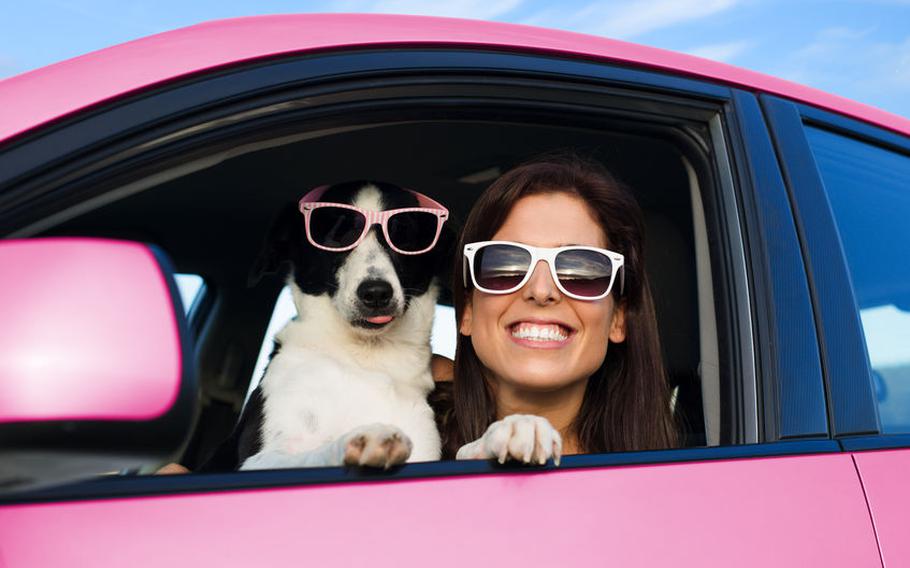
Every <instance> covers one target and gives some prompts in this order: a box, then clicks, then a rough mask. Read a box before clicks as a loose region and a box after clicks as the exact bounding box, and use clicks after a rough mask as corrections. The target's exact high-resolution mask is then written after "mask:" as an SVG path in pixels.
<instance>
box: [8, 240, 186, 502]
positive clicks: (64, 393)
mask: <svg viewBox="0 0 910 568" xmlns="http://www.w3.org/2000/svg"><path fill="white" fill-rule="evenodd" d="M0 274H2V275H3V276H2V278H0V314H2V316H0V492H2V491H11V490H18V489H31V488H35V487H38V486H43V485H50V484H54V483H61V482H67V481H73V480H76V479H79V478H84V477H86V476H91V475H97V474H100V473H104V472H112V471H118V470H122V469H133V468H137V467H141V466H143V465H152V464H157V463H161V462H163V461H165V460H168V459H173V457H174V455H175V453H176V452H177V451H178V450H180V449H181V447H182V445H183V444H184V441H185V440H186V438H187V436H188V434H189V433H190V432H191V429H192V426H193V422H194V419H195V413H196V399H197V385H196V377H195V373H194V371H193V364H192V357H193V350H192V348H191V346H190V344H189V335H188V333H187V328H186V322H185V319H184V315H183V309H182V307H181V304H180V300H179V295H178V293H177V287H176V283H175V281H174V275H173V271H172V269H171V265H170V262H169V261H168V260H167V259H166V258H165V256H164V254H163V253H162V252H161V251H160V250H158V249H157V248H155V247H153V246H148V245H144V244H140V243H134V242H126V241H114V240H105V239H89V238H47V239H25V240H2V241H0Z"/></svg>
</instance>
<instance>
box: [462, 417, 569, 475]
mask: <svg viewBox="0 0 910 568" xmlns="http://www.w3.org/2000/svg"><path fill="white" fill-rule="evenodd" d="M561 456H562V437H561V436H560V435H559V432H557V431H556V428H553V426H552V425H551V424H550V422H549V421H548V420H547V419H546V418H543V417H540V416H533V415H531V414H513V415H511V416H506V417H505V418H503V419H502V420H497V421H496V422H494V423H492V424H490V427H489V428H487V431H486V432H484V434H483V436H482V437H481V438H480V439H479V440H474V441H473V442H471V443H470V444H465V445H464V446H462V447H461V448H459V449H458V453H457V454H455V459H459V460H474V459H492V458H496V459H498V460H499V463H505V462H506V460H517V461H520V462H523V463H536V464H540V465H543V464H545V463H547V460H548V459H550V458H553V463H555V464H556V465H559V459H560V457H561Z"/></svg>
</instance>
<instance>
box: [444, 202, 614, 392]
mask: <svg viewBox="0 0 910 568" xmlns="http://www.w3.org/2000/svg"><path fill="white" fill-rule="evenodd" d="M491 240H503V241H516V242H520V243H525V244H528V245H532V246H539V247H558V246H564V245H588V246H595V247H600V248H610V247H609V243H608V242H607V237H606V234H605V233H604V231H603V230H602V229H601V228H600V227H599V225H598V223H597V221H596V220H595V218H594V216H593V214H592V213H591V211H590V210H589V208H588V207H587V205H586V204H585V203H584V201H582V199H581V198H579V197H577V196H575V195H571V194H567V193H547V194H538V195H531V196H528V197H523V198H522V199H520V200H519V201H518V202H516V203H515V206H514V207H513V208H512V211H511V212H510V213H509V216H508V217H507V218H506V221H505V223H504V224H503V225H502V227H500V229H499V230H498V231H497V232H496V234H495V235H493V237H492V239H491ZM533 270H534V272H533V273H532V275H531V279H530V280H529V281H528V282H527V284H525V285H524V287H522V288H521V289H520V290H518V291H516V292H513V293H512V294H503V295H494V294H485V293H483V292H478V291H477V290H472V291H471V292H470V297H469V298H468V302H467V303H466V307H465V311H464V315H463V317H462V320H461V324H460V331H461V333H462V334H463V335H468V336H470V337H471V342H472V344H473V346H474V351H475V352H476V353H477V357H478V358H479V359H480V361H481V363H483V365H484V366H485V367H486V368H487V369H488V370H489V371H490V373H489V379H490V380H492V381H494V382H495V383H496V384H497V385H496V386H498V387H508V388H510V389H514V390H519V391H521V390H525V391H528V390H530V391H537V392H545V391H555V390H560V389H565V388H572V387H577V388H583V387H584V385H585V384H586V383H587V379H588V377H590V376H591V374H592V373H594V371H596V370H597V369H598V367H600V365H601V363H602V362H603V360H604V357H605V356H606V353H607V344H608V342H609V341H613V342H616V343H619V342H621V341H623V340H624V339H625V324H624V317H623V313H622V309H621V308H619V309H617V307H616V305H615V303H614V301H613V295H612V294H611V295H609V296H607V297H606V298H603V299H601V300H594V301H585V300H574V299H572V298H569V297H567V296H565V295H563V294H562V293H561V292H560V290H559V289H558V288H557V287H556V284H555V283H554V282H553V279H552V277H551V276H550V270H549V267H548V266H547V264H546V263H545V262H543V261H540V262H538V264H537V266H536V267H534V269H533ZM533 328H538V330H541V331H543V330H551V331H552V330H557V329H558V330H559V331H561V332H562V333H561V334H558V335H559V336H565V339H560V340H548V341H536V340H533V339H522V338H520V337H518V335H523V336H525V337H527V336H528V335H529V334H528V333H527V331H529V330H533ZM542 335H544V334H538V337H540V336H542ZM555 335H557V334H548V336H549V337H554V336H555Z"/></svg>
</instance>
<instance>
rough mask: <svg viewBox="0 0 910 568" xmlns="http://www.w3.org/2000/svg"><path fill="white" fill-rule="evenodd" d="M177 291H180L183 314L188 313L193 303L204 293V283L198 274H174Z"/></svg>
mask: <svg viewBox="0 0 910 568" xmlns="http://www.w3.org/2000/svg"><path fill="white" fill-rule="evenodd" d="M174 278H175V279H176V280H177V289H178V290H179V291H180V301H181V302H182V303H183V313H185V314H188V313H190V308H192V307H193V303H194V302H195V301H196V300H197V299H199V298H200V297H201V296H202V294H203V292H204V291H205V281H204V280H203V279H202V276H199V275H198V274H175V275H174Z"/></svg>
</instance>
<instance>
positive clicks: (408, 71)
mask: <svg viewBox="0 0 910 568" xmlns="http://www.w3.org/2000/svg"><path fill="white" fill-rule="evenodd" d="M429 71H433V72H439V73H453V72H456V71H457V72H459V73H466V72H471V73H476V74H480V75H482V74H489V73H498V74H500V75H501V76H503V77H505V76H515V77H516V78H521V77H527V76H529V75H532V76H536V77H547V78H549V79H552V80H556V81H584V82H589V83H596V84H599V85H602V87H603V89H604V92H605V93H606V92H607V91H609V89H621V90H623V92H626V90H628V91H636V92H639V93H640V96H641V97H642V98H643V99H645V98H649V97H650V98H651V99H653V101H658V102H659V101H661V100H664V101H666V100H668V97H669V98H675V99H679V100H686V101H691V102H692V103H696V102H697V103H699V104H701V105H710V106H713V107H716V108H717V109H718V110H717V113H716V120H714V121H713V122H712V124H711V127H712V128H713V132H712V134H711V136H710V138H711V140H712V143H715V144H716V145H717V147H715V148H713V149H712V150H713V151H716V152H720V153H722V154H723V155H725V156H726V159H727V166H728V167H729V172H720V171H714V172H703V173H706V175H711V176H714V177H715V178H716V179H721V178H723V177H725V176H726V175H729V176H731V183H732V187H728V188H726V189H727V190H728V193H729V192H732V193H730V194H729V195H720V196H715V198H714V199H712V200H709V201H712V202H716V203H717V204H718V207H717V208H716V210H708V211H706V214H707V216H708V221H707V223H708V224H709V226H715V225H716V226H718V227H725V229H724V230H727V231H732V232H737V231H738V233H737V235H736V237H737V238H740V239H742V240H743V249H744V250H743V251H742V252H739V251H729V250H726V247H727V245H726V243H727V241H726V240H725V239H726V238H727V237H729V235H727V236H725V237H724V238H723V239H721V238H718V240H721V241H723V242H722V243H721V244H720V245H716V246H720V247H721V248H723V249H724V253H723V254H724V255H725V256H726V258H724V259H722V262H719V263H715V259H714V256H713V253H712V272H713V273H714V284H715V290H719V291H721V294H720V295H722V296H731V295H732V292H728V290H732V289H737V288H736V286H739V285H740V284H741V283H736V284H733V283H731V282H732V280H733V279H734V278H735V274H734V273H736V272H737V269H736V268H734V267H733V265H734V264H735V263H743V264H744V265H745V268H744V270H745V271H744V272H742V273H741V276H744V277H745V278H746V280H748V282H747V284H746V285H747V286H748V296H749V298H748V302H749V304H748V309H749V310H750V312H751V313H750V315H749V316H748V318H747V319H748V321H747V322H742V321H740V322H739V324H738V325H739V326H740V328H738V329H735V328H734V329H731V330H729V331H730V333H729V334H725V333H724V334H720V335H721V336H722V337H719V345H718V348H719V349H727V350H728V351H729V353H728V356H729V357H730V358H731V360H733V361H734V364H735V365H740V366H742V365H748V364H750V363H749V362H748V361H745V359H751V358H753V357H754V358H755V365H754V367H753V368H752V371H751V372H754V373H755V374H756V375H757V376H756V380H758V382H759V383H760V384H759V389H758V392H756V393H755V396H756V404H757V405H759V406H761V408H760V409H758V410H760V412H761V413H762V414H761V416H758V417H757V418H758V419H759V422H760V426H759V427H758V431H757V432H755V436H757V438H758V441H759V442H760V443H757V444H748V445H733V446H720V447H711V448H683V449H678V450H659V451H650V452H628V453H621V454H591V455H581V456H570V457H567V458H566V459H565V460H564V461H563V465H562V466H561V469H565V468H574V467H607V466H618V465H633V464H642V463H673V462H689V461H701V460H706V459H736V458H749V457H765V456H772V455H799V454H813V453H829V452H836V451H840V446H839V445H838V444H837V443H836V442H834V441H832V440H830V439H829V438H828V432H827V425H826V424H825V425H824V427H823V428H818V425H817V424H815V423H813V422H812V421H811V420H809V419H803V418H801V416H802V415H803V412H801V411H800V408H799V407H797V406H794V405H795V404H804V405H807V407H809V408H811V409H812V410H813V412H810V413H808V415H809V416H817V415H818V412H819V409H821V410H820V411H821V412H822V413H823V415H824V413H825V412H826V410H825V400H824V396H821V397H819V396H817V393H816V392H815V391H814V390H813V389H812V388H811V387H812V374H811V371H812V369H813V355H812V354H811V353H805V352H802V351H800V350H799V347H798V346H799V345H802V344H804V343H805V342H806V341H807V338H806V337H803V336H801V337H799V339H798V341H796V342H794V343H791V342H790V340H791V339H792V336H793V334H792V331H793V328H794V327H800V328H802V327H803V326H794V325H793V322H792V319H787V318H784V317H783V315H784V314H785V313H787V312H786V309H794V310H798V309H800V303H801V302H802V298H800V297H796V298H793V297H791V296H789V295H788V294H789V293H788V292H787V288H788V287H790V286H793V285H794V282H795V283H796V285H800V279H803V281H804V279H805V269H804V267H803V265H802V261H801V259H798V258H797V257H794V256H793V255H792V250H793V249H792V247H793V246H794V244H795V232H794V233H793V234H792V235H791V234H789V233H787V232H786V231H780V230H779V229H780V227H779V225H780V223H784V224H786V223H787V222H789V223H792V222H793V219H792V213H791V211H790V209H789V205H788V202H787V201H786V199H785V195H784V193H783V191H784V185H783V183H782V179H781V174H780V171H779V170H778V167H777V165H776V162H775V161H774V156H773V150H772V146H771V144H770V138H769V134H768V132H767V130H766V127H765V125H764V122H763V119H762V114H761V111H760V109H759V106H758V103H757V99H756V97H755V95H753V94H752V93H749V92H746V91H742V90H738V89H734V88H731V87H727V86H724V85H719V84H715V83H711V82H709V81H702V80H697V79H693V78H688V77H680V76H674V75H671V74H665V73H658V72H655V71H650V70H641V69H635V68H629V67H622V66H617V65H613V64H609V63H604V62H597V61H585V60H581V59H565V58H561V57H558V56H554V55H543V54H530V53H508V52H498V51H490V50H484V51H469V50H464V49H460V50H459V49H427V48H423V49H405V48H399V49H392V50H390V49H381V50H375V49H363V50H348V51H344V52H332V53H320V54H311V55H305V56H296V57H288V58H281V59H275V60H269V61H265V62H259V63H255V64H250V65H243V66H238V67H232V68H229V69H223V70H220V71H217V72H213V73H208V74H203V75H201V76H199V77H193V78H187V79H184V80H181V81H178V82H176V83H173V84H169V85H165V86H162V87H158V88H156V89H153V90H150V91H148V92H145V93H140V94H138V95H135V96H133V97H130V98H127V99H124V100H121V101H117V102H115V103H112V104H107V105H101V106H99V107H97V108H94V109H90V110H89V111H86V112H84V113H81V114H80V115H78V116H74V117H69V118H66V119H63V120H61V121H59V122H58V123H56V124H52V125H50V126H47V127H44V128H41V129H38V130H36V131H34V132H30V133H27V134H25V135H23V136H21V137H19V138H17V139H16V140H13V141H12V142H9V143H7V144H5V145H3V146H2V147H0V211H4V214H10V215H12V216H14V217H15V216H16V215H17V213H21V212H23V211H25V210H28V209H29V208H30V207H31V206H32V205H33V204H34V203H35V202H36V201H37V202H39V203H40V202H42V200H43V202H45V203H47V201H48V200H49V199H53V200H54V201H55V207H57V208H59V207H61V206H63V207H65V206H66V205H67V204H68V203H70V204H71V203H75V202H78V201H80V200H82V199H85V197H86V194H85V193H84V192H83V193H73V192H67V191H64V190H65V189H66V187H67V186H68V184H76V183H77V182H78V184H81V185H80V187H85V186H87V185H89V184H88V182H91V181H94V180H95V178H96V177H97V176H99V175H103V174H105V172H107V171H109V169H106V168H109V167H110V166H111V164H116V165H118V166H119V167H121V168H130V169H133V168H137V167H139V168H141V167H144V166H146V165H147V164H148V163H157V162H156V161H155V160H159V159H160V158H161V154H162V153H167V152H173V151H174V150H173V148H174V146H168V145H167V144H162V143H161V141H163V140H164V141H169V143H170V144H172V143H173V141H174V140H175V139H177V140H179V139H180V137H181V136H182V134H181V133H185V132H189V131H191V130H192V129H194V128H197V129H198V126H199V124H209V125H214V126H213V130H212V132H215V133H216V134H218V133H219V132H220V131H219V130H218V128H215V126H217V127H219V128H220V127H221V126H223V123H224V120H225V117H226V116H228V115H236V114H237V113H242V112H243V110H244V109H247V110H250V109H255V108H262V107H263V106H264V105H269V104H274V105H280V104H281V103H282V101H284V100H286V99H287V98H288V97H289V96H290V95H289V94H288V93H290V92H292V91H293V90H294V89H299V88H303V87H310V86H312V84H314V83H317V84H319V83H320V82H324V83H329V82H331V81H332V80H336V79H338V78H339V77H341V76H344V77H346V78H349V77H359V78H365V79H367V80H369V81H374V82H375V81H377V80H378V79H379V78H381V77H382V76H383V75H385V76H401V75H420V74H424V75H426V74H427V73H428V72H429ZM216 92H217V93H218V95H217V96H215V95H214V94H213V93H216ZM653 101H652V102H653ZM374 104H375V103H374ZM645 106H647V105H645ZM228 107H230V108H228ZM219 121H220V122H219ZM193 136H194V137H195V136H201V135H200V134H198V132H197V133H196V134H193ZM196 140H197V141H198V139H196ZM159 144H160V145H159ZM136 148H141V151H140V152H137V151H136ZM61 150H62V151H61ZM713 166H714V167H715V168H719V167H721V166H720V165H718V164H713ZM717 185H718V187H715V188H702V190H703V191H717V192H721V191H722V188H721V187H720V185H721V184H719V183H718V184H717ZM100 187H101V188H102V189H103V184H102V185H101V186H100ZM61 188H62V189H61ZM96 190H97V189H96ZM782 195H784V199H783V200H781V196H782ZM731 198H732V199H731ZM7 212H8V213H7ZM728 214H733V215H736V223H737V225H736V227H737V228H730V227H728V226H727V222H728V221H729V220H725V217H724V216H725V215H728ZM8 230H9V227H8V226H5V225H3V223H0V234H3V233H4V232H7V231H8ZM779 251H790V252H787V254H788V260H787V265H786V268H785V269H780V268H778V269H776V270H770V269H769V267H770V266H771V265H772V263H771V260H770V258H771V256H772V252H774V253H776V252H779ZM743 255H744V256H745V258H741V257H742V256H743ZM797 256H798V255H797ZM785 292H787V293H785ZM782 297H783V298H786V300H787V302H789V304H786V305H785V304H782V303H781V299H782ZM743 301H746V300H744V299H743V298H738V299H737V298H732V297H724V298H717V299H716V304H717V305H716V309H717V310H718V312H722V311H725V313H726V315H725V318H727V319H725V320H724V321H732V319H733V318H734V317H735V314H736V311H737V310H738V309H739V307H738V305H737V302H740V303H741V302H743ZM725 304H727V305H725ZM739 305H741V304H739ZM771 314H774V316H772V315H771ZM775 316H776V317H775ZM809 323H810V324H811V325H809V327H808V329H809V330H811V331H814V322H811V321H810V322H809ZM200 325H201V324H200ZM743 326H745V327H746V328H748V329H744V328H743ZM734 327H735V326H734ZM794 362H795V366H794ZM817 365H818V361H817V359H816V360H815V366H817ZM735 368H736V369H737V370H738V371H741V370H742V369H741V367H735ZM807 369H808V370H809V371H810V372H809V373H808V374H806V373H804V372H803V371H805V370H807ZM741 375H742V373H741V372H740V376H741ZM807 377H808V378H807ZM738 378H739V377H737V379H738ZM807 381H808V384H809V387H807V386H806V385H807ZM738 382H739V380H737V381H736V383H738ZM737 396H748V395H747V394H745V393H738V394H737ZM740 400H741V399H740ZM802 410H803V411H804V410H805V409H802ZM741 428H742V429H743V430H746V429H747V428H748V426H741ZM738 435H745V434H744V433H743V432H740V433H739V434H738ZM807 438H815V439H811V440H810V439H807ZM502 471H516V472H525V471H540V469H536V468H535V469H526V468H521V467H512V466H506V467H501V466H497V465H494V464H490V463H486V462H438V463H426V464H410V465H406V466H404V467H402V468H400V469H399V470H397V471H393V472H384V473H371V472H351V471H347V470H345V469H342V468H320V469H315V470H311V471H308V470H293V471H287V472H265V471H264V472H243V473H235V474H230V475H228V476H225V475H223V474H220V475H216V474H200V475H195V476H181V477H170V478H163V477H142V478H131V479H129V480H121V479H119V478H113V479H101V480H96V481H91V482H87V483H85V484H80V485H74V486H68V487H65V488H59V489H55V490H46V491H44V492H38V493H35V494H31V495H29V496H23V497H22V499H24V500H26V501H34V500H59V499H69V498H75V499H79V498H93V497H95V496H101V495H113V494H117V495H136V494H150V493H159V492H165V493H180V492H198V491H201V490H220V489H236V488H240V487H243V488H257V487H267V486H274V485H286V484H301V483H327V482H333V483H334V482H344V481H361V480H376V479H390V480H394V479H407V478H422V477H437V476H450V475H464V474H475V473H477V474H479V473H494V472H502ZM106 484H109V485H106ZM143 488H145V489H143Z"/></svg>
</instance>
